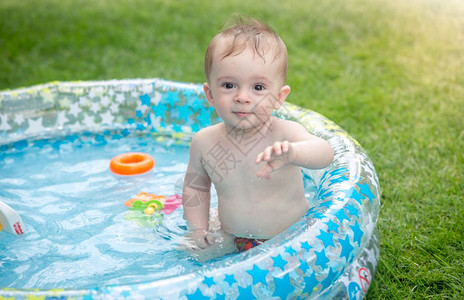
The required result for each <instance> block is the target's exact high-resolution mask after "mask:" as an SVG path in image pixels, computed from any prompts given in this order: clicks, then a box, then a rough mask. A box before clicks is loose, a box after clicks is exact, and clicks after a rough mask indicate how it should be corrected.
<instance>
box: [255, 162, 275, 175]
mask: <svg viewBox="0 0 464 300" xmlns="http://www.w3.org/2000/svg"><path fill="white" fill-rule="evenodd" d="M271 172H272V167H271V166H270V165H268V164H266V165H265V166H264V167H262V168H261V170H259V171H258V173H256V176H257V177H258V178H263V177H267V176H268V175H269V174H270V173H271Z"/></svg>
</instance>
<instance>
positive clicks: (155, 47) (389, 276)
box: [0, 0, 464, 299]
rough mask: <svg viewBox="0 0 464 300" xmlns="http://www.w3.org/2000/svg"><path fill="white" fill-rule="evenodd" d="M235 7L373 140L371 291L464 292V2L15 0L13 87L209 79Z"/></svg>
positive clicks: (310, 94) (324, 102) (9, 1)
mask: <svg viewBox="0 0 464 300" xmlns="http://www.w3.org/2000/svg"><path fill="white" fill-rule="evenodd" d="M234 13H240V14H245V15H249V16H254V17H258V18H260V19H262V20H264V21H265V22H267V23H268V24H270V25H271V26H272V27H273V28H274V29H275V30H276V31H277V32H278V33H279V34H280V35H281V37H282V38H283V40H284V41H285V42H286V44H287V47H288V50H289V75H288V83H289V84H290V85H291V86H292V93H291V95H290V97H289V99H288V101H290V102H293V103H295V104H298V105H301V106H304V107H307V108H311V109H313V110H316V111H318V112H320V113H322V114H324V115H325V116H327V117H329V118H330V119H332V120H334V121H335V122H336V123H338V124H339V125H341V126H342V127H343V128H345V129H346V130H347V131H348V132H350V133H351V134H352V135H353V136H354V137H355V138H356V139H357V140H358V141H359V142H360V143H361V144H362V145H363V146H364V148H365V149H366V151H367V152H368V153H369V155H370V156H371V158H372V160H373V161H374V164H375V166H376V168H377V172H378V174H379V177H380V182H381V187H382V207H381V213H380V219H379V223H378V227H379V229H380V234H381V259H380V262H379V267H378V271H377V274H376V277H375V280H374V282H373V285H372V287H371V289H370V291H369V293H368V298H370V299H377V298H381V299H428V298H433V299H462V298H464V280H463V278H464V221H463V217H464V209H463V198H464V197H463V189H464V178H463V177H464V176H463V174H464V167H463V166H464V156H463V149H464V3H463V2H462V1H459V0H454V1H453V0H423V1H420V0H410V1H395V0H390V1H387V0H371V1H367V0H366V1H361V0H347V1H337V0H326V1H317V0H310V1H259V2H253V1H210V2H207V1H168V0H166V1H154V0H118V1H116V0H112V1H110V0H99V1H95V0H75V1H58V0H27V1H26V0H23V1H16V0H3V1H1V2H0V89H7V88H9V89H11V88H17V87H20V86H28V85H33V84H39V83H44V82H49V81H54V80H61V81H66V80H96V79H113V78H152V77H159V78H165V79H170V80H175V81H187V82H198V83H200V82H203V81H204V75H203V56H204V51H205V48H206V46H207V44H208V42H209V40H210V38H211V37H212V36H213V35H214V34H215V33H216V32H218V31H219V30H220V29H221V28H222V26H223V24H224V23H225V22H226V21H227V20H228V19H229V17H230V16H231V15H232V14H234Z"/></svg>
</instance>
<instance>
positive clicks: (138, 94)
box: [0, 79, 380, 299]
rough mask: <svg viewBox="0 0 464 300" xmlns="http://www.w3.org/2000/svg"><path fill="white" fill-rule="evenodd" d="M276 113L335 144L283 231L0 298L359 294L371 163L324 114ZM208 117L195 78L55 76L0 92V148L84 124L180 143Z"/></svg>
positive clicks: (371, 230) (373, 199) (367, 261)
mask: <svg viewBox="0 0 464 300" xmlns="http://www.w3.org/2000/svg"><path fill="white" fill-rule="evenodd" d="M96 107H98V110H97V109H96ZM97 111H98V113H97ZM276 115H277V116H278V117H281V118H287V119H291V120H295V121H297V122H300V123H301V124H303V125H304V126H305V127H306V128H307V129H308V130H309V131H310V132H312V133H313V134H315V135H317V136H320V137H322V138H324V139H326V140H328V141H329V142H330V144H331V145H332V147H333V149H334V152H335V159H334V162H333V163H332V164H331V165H330V166H329V167H328V168H326V169H324V170H319V171H311V170H302V172H303V173H304V178H305V181H308V182H311V183H312V184H313V185H314V186H315V187H316V189H315V192H314V194H313V195H312V196H311V199H308V201H310V203H311V208H310V210H309V211H308V213H307V215H306V216H305V217H303V218H302V219H301V221H299V222H298V223H296V224H295V225H294V226H292V227H291V228H289V229H288V230H287V231H285V232H284V233H282V234H280V235H278V236H277V237H275V238H273V239H271V240H270V241H268V242H266V243H265V244H263V245H261V246H258V247H256V248H253V249H251V250H249V251H246V252H243V253H240V254H235V255H232V256H230V257H228V258H227V259H223V260H216V261H212V262H208V263H205V264H204V265H199V266H198V267H197V268H196V269H194V270H191V271H190V272H187V273H182V274H180V275H173V276H166V277H164V278H160V279H157V280H151V281H145V282H140V283H136V284H133V283H131V284H117V285H99V283H98V280H96V281H95V286H93V287H91V288H84V289H67V288H65V289H61V288H56V289H41V287H40V286H37V287H34V289H24V288H23V287H21V286H3V287H0V297H4V298H8V297H15V298H27V297H36V298H37V299H43V298H48V299H67V298H70V299H71V298H72V299H101V298H123V297H126V298H136V299H138V298H151V299H153V298H156V299H158V298H159V299H252V298H260V297H261V298H272V297H277V298H280V299H287V298H288V299H307V298H318V297H321V298H323V299H326V298H337V299H338V298H345V299H361V298H363V297H364V295H365V294H366V292H367V290H368V288H369V286H370V284H371V282H372V280H373V276H374V274H375V270H376V266H377V262H378V258H379V242H378V235H377V231H376V223H377V218H378V214H379V206H380V191H379V182H378V178H377V175H376V173H375V169H374V166H373V164H372V162H371V160H370V159H369V157H368V156H367V155H366V153H365V152H364V150H363V149H362V147H361V146H360V144H359V143H358V142H357V141H356V140H354V139H353V138H352V137H351V136H350V135H348V134H347V133H346V132H345V131H344V130H342V129H341V128H340V127H339V126H337V125H336V124H334V123H333V122H332V121H330V120H328V119H326V118H325V117H323V116H321V115H319V114H317V113H315V112H313V111H310V110H306V109H302V108H300V107H297V106H295V105H291V104H286V105H284V106H283V107H281V109H280V110H279V111H277V112H276ZM218 121H219V120H218V118H217V115H216V114H215V113H214V112H213V110H212V109H211V108H210V107H209V106H208V103H207V102H206V99H205V98H204V95H203V91H202V87H201V85H198V84H185V83H176V82H169V81H164V80H159V79H143V80H142V79H137V80H112V81H100V82H56V83H50V84H44V85H39V86H34V87H30V88H24V89H17V90H11V91H3V92H1V93H0V153H1V152H5V151H11V150H15V149H25V148H28V147H33V146H34V143H35V142H36V141H38V140H44V139H48V138H50V137H54V136H71V135H73V136H75V135H79V134H85V133H87V132H94V133H97V134H96V135H95V138H98V139H105V138H108V136H111V135H112V134H116V133H121V132H134V131H135V132H136V131H140V132H149V133H151V134H153V136H154V137H155V138H158V139H159V140H163V139H164V138H166V137H169V138H170V140H171V141H172V140H175V141H176V142H179V143H181V142H182V143H188V141H189V139H190V138H191V136H192V134H191V133H193V132H196V131H198V130H199V129H200V128H202V127H205V126H208V125H211V124H214V123H216V122H218ZM115 132H116V133H115ZM110 138H111V137H110ZM119 138H121V135H120V134H119ZM122 138H124V135H123V136H122ZM157 163H158V162H157ZM2 199H3V198H2ZM3 201H4V202H6V203H8V199H3ZM26 226H27V224H26ZM26 235H27V233H26ZM23 236H24V235H23ZM0 238H2V236H1V235H0ZM18 238H22V237H18ZM52 297H56V298H52Z"/></svg>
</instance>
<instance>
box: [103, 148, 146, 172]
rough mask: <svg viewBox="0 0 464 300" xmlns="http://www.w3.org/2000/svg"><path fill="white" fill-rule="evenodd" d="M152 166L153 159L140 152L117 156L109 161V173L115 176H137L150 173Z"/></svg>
mask: <svg viewBox="0 0 464 300" xmlns="http://www.w3.org/2000/svg"><path fill="white" fill-rule="evenodd" d="M154 166H155V160H154V159H153V157H151V156H150V155H148V154H146V153H141V152H129V153H123V154H119V155H116V156H115V157H113V158H112V159H111V161H110V171H111V172H113V173H114V174H117V175H138V174H142V173H145V172H148V171H150V170H151V169H153V167H154Z"/></svg>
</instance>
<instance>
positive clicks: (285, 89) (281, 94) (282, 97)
mask: <svg viewBox="0 0 464 300" xmlns="http://www.w3.org/2000/svg"><path fill="white" fill-rule="evenodd" d="M290 90H291V88H290V86H289V85H284V86H283V87H281V88H280V91H279V94H277V100H278V103H277V106H278V107H276V109H279V108H280V106H281V105H282V103H284V102H285V99H286V98H287V96H288V94H290Z"/></svg>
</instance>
